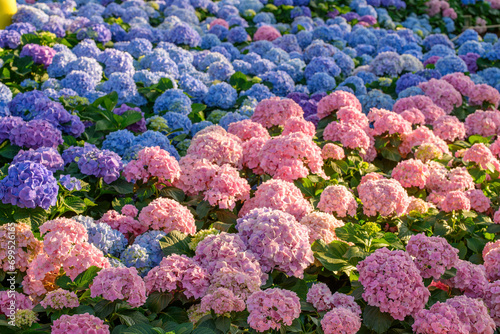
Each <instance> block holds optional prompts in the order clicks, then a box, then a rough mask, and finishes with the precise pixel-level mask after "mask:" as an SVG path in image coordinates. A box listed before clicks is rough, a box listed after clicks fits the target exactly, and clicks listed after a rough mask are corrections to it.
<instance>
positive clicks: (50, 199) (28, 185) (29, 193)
mask: <svg viewBox="0 0 500 334" xmlns="http://www.w3.org/2000/svg"><path fill="white" fill-rule="evenodd" d="M58 190H59V187H58V186H57V181H56V179H55V178H54V175H53V174H52V172H51V171H49V170H48V169H47V168H45V167H44V166H43V165H41V164H38V163H36V162H20V163H16V164H13V165H11V166H10V167H9V171H8V174H7V177H5V178H4V179H2V180H1V181H0V200H2V203H4V204H12V205H17V206H18V207H20V208H32V209H33V208H36V207H41V208H43V209H45V210H47V209H49V208H50V207H51V206H53V205H55V204H56V201H57V192H58Z"/></svg>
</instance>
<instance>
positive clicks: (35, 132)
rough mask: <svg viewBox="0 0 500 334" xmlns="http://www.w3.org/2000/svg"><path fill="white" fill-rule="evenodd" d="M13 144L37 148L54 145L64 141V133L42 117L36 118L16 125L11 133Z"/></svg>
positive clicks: (10, 138)
mask: <svg viewBox="0 0 500 334" xmlns="http://www.w3.org/2000/svg"><path fill="white" fill-rule="evenodd" d="M9 140H10V142H11V143H12V144H14V145H17V146H20V147H27V148H32V149H35V150H36V149H37V148H40V147H54V148H56V147H57V146H59V145H61V144H62V143H63V138H62V133H61V131H59V130H58V129H56V128H55V127H54V126H53V125H52V123H50V122H49V121H46V120H42V119H34V120H31V121H29V122H27V123H23V124H21V125H19V126H16V127H14V128H13V129H12V130H11V131H10V133H9Z"/></svg>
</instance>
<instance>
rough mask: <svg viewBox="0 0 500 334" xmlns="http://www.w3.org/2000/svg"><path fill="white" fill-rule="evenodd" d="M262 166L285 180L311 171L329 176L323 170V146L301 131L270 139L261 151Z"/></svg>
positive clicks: (272, 174) (271, 173)
mask: <svg viewBox="0 0 500 334" xmlns="http://www.w3.org/2000/svg"><path fill="white" fill-rule="evenodd" d="M259 159H260V168H262V170H264V172H266V173H267V174H269V175H271V176H274V177H275V178H278V179H282V180H285V181H293V180H297V179H299V178H303V177H306V176H307V175H309V174H310V173H312V174H317V175H319V176H322V177H323V178H327V176H326V174H325V172H324V171H323V169H322V167H323V158H322V157H321V148H320V147H319V146H318V145H317V144H316V143H314V142H313V140H312V138H311V137H309V136H307V135H305V134H304V133H301V132H295V133H291V134H288V135H281V136H278V137H273V138H271V139H269V140H268V141H267V142H266V143H265V144H264V146H263V147H262V149H261V150H260V152H259Z"/></svg>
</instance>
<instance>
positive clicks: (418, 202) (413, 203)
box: [407, 196, 432, 214]
mask: <svg viewBox="0 0 500 334" xmlns="http://www.w3.org/2000/svg"><path fill="white" fill-rule="evenodd" d="M409 199H410V204H408V209H407V213H410V212H412V211H416V212H418V213H421V214H424V213H426V212H427V211H428V210H429V208H430V207H431V206H432V205H431V204H430V203H427V202H426V201H424V200H423V199H421V198H416V197H413V196H409Z"/></svg>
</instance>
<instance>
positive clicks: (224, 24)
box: [210, 18, 229, 29]
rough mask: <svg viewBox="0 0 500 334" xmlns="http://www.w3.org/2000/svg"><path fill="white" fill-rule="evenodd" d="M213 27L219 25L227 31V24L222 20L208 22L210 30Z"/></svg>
mask: <svg viewBox="0 0 500 334" xmlns="http://www.w3.org/2000/svg"><path fill="white" fill-rule="evenodd" d="M215 25H220V26H223V27H224V28H226V29H229V23H227V21H226V20H224V19H219V18H217V19H215V20H213V21H212V22H210V28H212V27H213V26H215Z"/></svg>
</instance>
